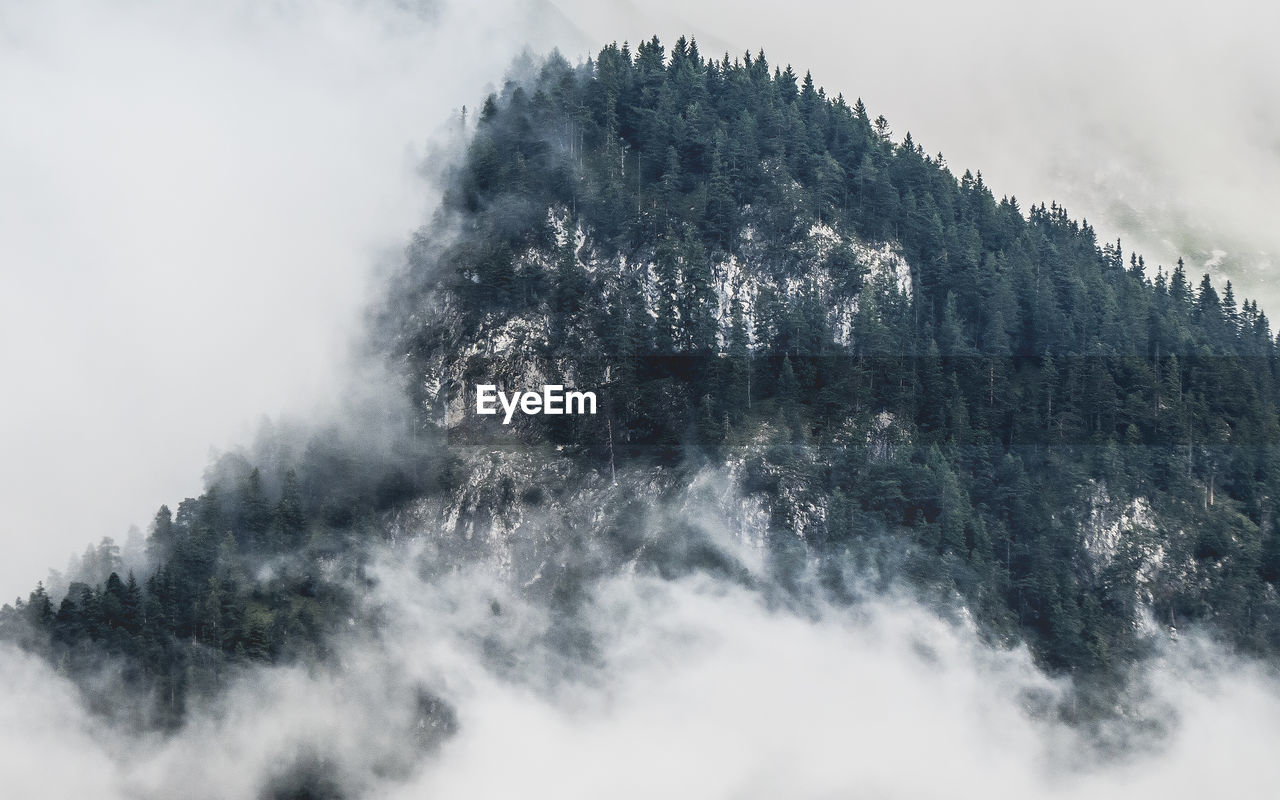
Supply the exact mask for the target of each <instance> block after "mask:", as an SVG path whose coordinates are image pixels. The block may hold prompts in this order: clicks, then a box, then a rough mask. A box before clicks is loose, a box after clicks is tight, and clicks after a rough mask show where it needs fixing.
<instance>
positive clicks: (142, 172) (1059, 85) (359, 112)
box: [0, 0, 1280, 597]
mask: <svg viewBox="0 0 1280 800" xmlns="http://www.w3.org/2000/svg"><path fill="white" fill-rule="evenodd" d="M1046 5H1047V4H1046ZM1277 17H1278V13H1277V12H1276V11H1274V10H1272V9H1270V8H1268V7H1265V6H1264V5H1263V4H1258V3H1245V2H1240V1H1239V0H1233V1H1232V2H1226V3H1218V4H1215V6H1214V7H1213V9H1212V10H1210V9H1209V7H1208V5H1207V4H1196V5H1191V4H1186V3H1180V4H1168V3H1160V4H1157V3H1128V4H1123V5H1121V4H1116V3H1106V4H1104V3H1100V2H1097V3H1091V2H1083V3H1074V4H1069V5H1066V4H1054V5H1052V6H1051V7H1048V8H1047V9H1041V8H1040V7H1039V5H1033V4H1028V3H1015V2H1006V1H1004V0H981V1H980V2H976V3H967V4H963V6H962V5H961V4H954V3H943V2H936V1H933V2H923V3H915V4H911V5H910V6H905V7H899V6H894V5H893V4H888V3H883V2H880V3H865V4H863V3H854V4H850V3H837V2H814V1H812V0H793V2H789V3H782V4H779V3H776V2H769V3H765V2H756V1H755V0H750V1H748V2H742V1H741V0H739V1H738V2H730V0H682V1H681V2H677V1H676V0H650V1H649V2H645V3H643V4H639V3H637V4H631V3H627V2H613V3H610V2H602V1H601V0H557V2H556V3H555V4H554V5H553V4H551V3H549V2H546V0H503V1H502V2H489V3H451V2H444V3H438V4H430V3H422V4H418V5H415V4H413V3H403V2H393V0H367V1H366V2H355V0H328V2H323V1H322V2H316V3H291V2H283V0H281V1H280V2H268V3H262V2H251V1H250V0H230V2H224V3H216V4H214V3H198V2H195V1H194V0H168V1H167V2H160V1H159V0H117V2H114V3H113V2H104V1H103V0H83V1H82V2H74V3H73V2H66V1H65V0H50V1H48V2H43V3H25V2H21V0H0V108H2V109H4V110H3V113H0V376H2V377H0V454H2V455H0V509H3V512H4V513H3V514H0V547H3V548H4V553H5V556H6V557H5V558H4V559H3V560H0V594H3V593H7V596H10V597H11V596H13V595H15V594H17V593H18V592H19V591H23V592H25V591H26V590H27V589H29V588H30V585H31V584H32V582H33V581H34V580H35V579H37V578H39V577H41V576H43V574H44V572H45V570H46V569H47V568H48V567H49V566H54V567H61V566H62V565H63V564H65V563H66V559H67V556H68V555H69V554H70V553H72V552H78V551H79V550H81V549H83V547H84V545H85V543H87V542H89V541H91V540H96V539H97V538H99V537H101V536H103V535H112V536H115V537H117V538H123V536H124V533H125V531H126V529H127V528H128V526H129V524H130V523H135V522H136V523H138V524H140V525H144V524H145V522H146V520H147V519H148V518H149V516H150V514H151V513H152V512H153V511H154V509H155V507H156V506H158V505H159V504H160V503H161V502H169V503H175V502H176V501H178V500H180V499H181V498H182V497H184V496H186V495H189V494H193V493H196V492H197V491H199V488H200V476H201V472H202V470H203V467H204V466H205V464H206V463H207V461H208V455H209V448H210V447H211V446H217V447H228V446H231V445H234V444H235V443H237V442H241V441H245V440H246V439H247V438H248V436H249V433H250V432H251V430H252V428H253V426H254V425H255V424H256V422H257V420H258V419H259V418H260V417H261V416H262V415H276V414H279V413H282V412H299V413H306V412H310V411H312V410H313V409H314V408H315V407H317V406H320V407H323V406H324V405H326V404H327V403H329V402H330V401H331V399H332V396H333V394H334V387H335V386H337V385H338V376H340V375H341V374H342V373H343V372H344V365H343V357H344V353H345V344H346V342H347V341H348V340H349V338H350V336H351V334H352V331H353V330H354V328H355V326H356V325H357V324H358V317H359V310H360V307H361V304H362V302H363V300H364V298H365V297H366V293H367V290H368V286H369V282H368V276H369V274H370V271H371V269H372V268H373V267H374V266H375V265H377V264H378V263H380V262H381V263H385V261H386V260H387V259H393V258H395V257H396V254H397V253H398V252H399V250H400V248H401V247H402V245H403V243H404V241H405V240H406V237H407V235H408V232H409V231H410V230H411V229H412V227H413V226H414V224H415V223H416V221H417V220H419V219H420V218H421V217H422V215H423V213H424V212H425V210H426V209H427V208H428V207H429V204H430V198H429V197H428V196H427V193H426V190H425V187H423V186H422V185H421V182H420V181H418V180H417V179H416V178H415V175H414V168H415V165H416V164H417V162H418V160H419V159H420V157H421V154H422V152H423V145H424V142H425V141H426V139H427V137H428V136H429V135H430V134H431V132H432V131H433V130H434V129H436V128H437V126H438V125H440V124H441V123H442V122H443V121H444V120H445V119H447V118H448V116H449V115H450V113H452V111H453V110H454V109H456V108H458V107H460V106H461V105H463V104H471V105H474V104H475V103H476V101H477V100H478V99H479V98H480V97H481V96H482V94H483V91H484V87H485V86H486V84H487V83H490V82H496V81H498V80H500V78H501V74H502V71H503V68H504V66H505V65H506V64H507V63H508V61H509V59H510V57H511V56H512V54H513V53H514V52H516V50H517V49H518V48H519V47H520V46H521V45H522V44H525V43H530V44H532V45H533V46H535V47H537V48H539V49H544V48H546V47H548V46H550V45H551V44H552V43H558V44H560V45H561V47H562V48H563V49H564V50H565V51H566V53H567V54H569V55H570V56H575V55H585V54H586V53H588V52H589V51H590V50H592V49H594V47H595V46H597V44H598V43H603V42H604V41H607V40H613V39H617V40H623V39H629V40H631V41H632V42H634V41H636V40H637V39H639V38H641V37H642V36H648V35H650V34H652V33H654V32H656V33H658V34H660V35H661V36H662V37H663V38H664V39H666V40H667V41H670V40H672V39H673V38H674V36H675V35H677V34H678V33H680V32H689V33H692V34H694V35H696V36H697V38H698V39H699V41H700V43H701V44H702V47H703V50H704V52H706V53H718V52H721V51H724V50H729V51H731V52H732V53H734V54H738V53H740V52H741V51H743V50H745V49H747V48H750V49H751V50H753V51H754V50H756V49H757V48H760V47H764V48H765V50H766V51H767V54H768V55H769V57H770V60H771V61H773V62H774V63H786V62H791V63H793V64H795V65H796V66H797V67H798V68H799V69H800V70H801V71H802V72H803V70H804V69H806V68H808V69H812V71H813V73H814V77H815V79H816V80H817V81H818V82H819V83H820V84H822V85H824V86H825V87H826V88H827V90H828V92H829V93H832V94H834V93H836V92H843V93H844V94H845V95H846V96H848V97H853V96H861V97H862V98H863V99H864V100H865V101H866V103H867V105H868V107H869V108H870V109H871V111H872V113H876V114H878V113H883V114H885V115H886V116H887V117H888V118H889V120H890V122H891V124H892V126H893V129H894V131H895V136H901V135H902V134H903V133H905V132H906V131H907V130H910V131H911V132H912V134H913V136H914V137H915V138H916V140H917V141H918V142H920V143H922V144H923V145H924V146H925V147H926V148H927V149H928V150H929V151H930V152H936V151H939V150H940V151H942V152H943V153H944V155H945V156H946V157H947V159H948V161H949V162H950V163H951V164H952V166H953V168H954V169H956V170H957V171H963V169H964V168H965V167H974V168H981V169H982V170H983V172H984V175H985V176H986V178H987V181H988V183H989V184H990V185H991V186H993V187H994V189H995V190H996V192H997V194H1000V193H1006V192H1007V193H1013V194H1016V195H1017V196H1018V197H1019V198H1020V199H1021V200H1022V201H1023V203H1024V206H1025V205H1026V204H1027V203H1029V202H1031V201H1039V200H1050V199H1055V198H1056V199H1058V200H1059V201H1061V202H1064V203H1066V205H1067V206H1068V208H1069V209H1070V210H1071V211H1072V212H1073V213H1074V214H1076V215H1083V216H1086V217H1087V218H1089V220H1090V221H1091V222H1093V223H1094V224H1095V226H1096V227H1097V228H1098V230H1099V232H1100V234H1102V235H1105V236H1114V235H1117V234H1122V235H1124V237H1125V240H1126V242H1127V243H1130V244H1132V243H1137V244H1140V245H1141V246H1142V247H1143V249H1144V250H1145V251H1146V252H1147V253H1148V254H1149V255H1150V256H1151V258H1150V260H1152V261H1155V260H1160V261H1164V262H1165V263H1168V262H1169V261H1171V260H1172V259H1173V258H1175V257H1176V256H1177V255H1178V254H1179V253H1183V254H1186V255H1187V256H1188V257H1189V258H1188V260H1189V261H1190V262H1192V264H1193V266H1196V265H1198V264H1200V263H1203V261H1204V260H1205V259H1207V258H1210V257H1212V255H1213V252H1212V251H1213V250H1215V249H1220V250H1223V251H1225V252H1226V256H1225V257H1223V258H1221V259H1220V260H1219V261H1220V264H1221V269H1224V270H1226V271H1228V272H1229V273H1230V274H1231V275H1232V276H1234V277H1237V278H1238V279H1239V280H1238V283H1240V284H1241V285H1242V288H1243V289H1244V292H1243V293H1244V294H1247V295H1255V294H1258V295H1261V296H1262V297H1263V299H1264V307H1266V306H1267V305H1268V304H1269V306H1270V307H1271V308H1276V307H1277V306H1278V305H1280V292H1274V291H1271V292H1268V290H1267V288H1266V277H1267V273H1266V270H1265V265H1266V262H1267V258H1268V256H1267V254H1268V253H1277V252H1280V232H1278V231H1280V229H1277V228H1276V227H1275V226H1274V225H1273V224H1272V220H1271V215H1272V214H1273V213H1274V212H1275V210H1276V209H1280V188H1278V187H1280V134H1277V133H1276V131H1280V125H1277V122H1280V120H1277V118H1276V117H1277V115H1278V114H1280V102H1277V101H1280V81H1277V80H1276V79H1275V77H1274V76H1275V74H1276V69H1275V67H1276V58H1275V57H1274V56H1273V54H1272V50H1271V47H1270V44H1271V43H1270V42H1269V41H1268V37H1269V36H1270V35H1271V34H1272V33H1273V32H1274V31H1276V30H1277V29H1280V26H1278V25H1277V22H1280V19H1278V18H1277Z"/></svg>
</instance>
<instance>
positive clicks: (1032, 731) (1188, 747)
mask: <svg viewBox="0 0 1280 800" xmlns="http://www.w3.org/2000/svg"><path fill="white" fill-rule="evenodd" d="M415 564H416V558H415V557H414V556H413V554H412V553H411V552H406V551H405V550H403V549H401V550H398V551H395V552H388V553H386V557H385V558H384V559H383V561H382V563H381V566H380V567H379V568H377V569H376V570H375V571H374V573H373V574H374V575H375V576H376V577H377V579H378V587H377V589H375V590H374V591H373V592H372V593H371V594H370V595H369V596H368V597H367V602H368V604H369V606H370V607H377V608H380V609H382V610H383V611H384V612H385V613H386V615H387V617H388V618H389V619H390V620H392V622H391V623H390V625H389V627H387V628H386V629H385V630H383V631H382V632H381V635H378V636H373V635H368V634H364V633H356V634H352V636H351V638H350V639H348V640H347V641H346V642H345V643H343V644H340V646H339V648H338V657H337V659H336V663H337V664H338V665H340V666H336V667H327V668H319V669H316V670H313V671H310V672H309V671H307V670H304V669H301V668H274V669H272V668H260V669H257V670H255V671H252V672H249V673H247V674H245V675H244V676H243V677H242V678H241V680H239V681H238V682H236V683H235V684H234V685H232V686H230V687H229V688H228V690H227V692H226V694H225V695H224V696H223V698H222V699H221V700H220V701H219V702H218V703H216V704H215V705H214V706H213V707H210V708H202V709H199V710H197V711H195V712H194V713H193V715H192V718H191V719H190V720H189V721H188V724H187V725H186V726H184V728H183V729H182V730H181V731H179V732H178V733H177V734H175V735H174V736H172V737H168V738H151V737H142V738H138V737H135V736H134V735H131V734H127V733H123V732H119V731H108V730H104V729H102V727H101V726H102V723H101V722H99V721H96V720H95V719H93V718H90V717H88V716H87V715H85V714H84V713H83V712H81V711H79V710H78V703H77V700H76V697H75V692H74V690H73V689H72V688H71V687H70V686H69V685H68V684H66V683H65V682H64V681H63V679H62V678H60V677H58V676H56V675H55V674H54V673H53V671H52V670H51V668H49V667H47V666H44V665H43V664H40V663H38V662H35V661H32V660H31V659H30V658H27V657H24V656H21V655H18V654H16V653H15V652H13V651H11V650H9V649H4V650H0V667H2V668H3V671H4V674H5V675H6V682H7V686H6V690H7V691H6V693H5V694H6V696H5V702H3V703H0V754H3V755H0V772H2V773H3V774H4V776H5V780H6V788H7V789H16V790H18V793H19V794H23V795H26V794H30V793H33V792H35V791H37V790H38V791H40V792H41V793H42V794H45V795H48V796H56V797H70V796H76V795H79V794H82V793H85V792H92V793H94V795H95V796H98V797H103V798H126V797H128V798H153V797H154V798H163V797H174V796H183V797H188V798H192V799H193V800H200V799H201V798H210V799H211V800H212V799H213V798H218V799H219V800H236V799H237V798H255V797H270V796H271V795H270V794H269V792H267V790H266V787H273V786H277V787H279V786H282V785H294V784H288V783H285V784H281V783H279V782H278V781H280V780H281V779H282V776H284V780H286V781H287V780H288V779H289V778H290V777H294V778H295V779H296V776H297V775H299V774H307V775H311V776H312V777H311V778H309V780H310V781H311V783H310V784H309V785H310V786H311V787H313V790H316V791H317V795H316V796H325V797H329V796H333V797H337V796H346V797H350V796H375V797H388V798H418V797H442V798H450V797H511V796H520V797H532V798H540V797H559V798H594V797H601V796H608V797H619V798H651V797H676V798H686V797H687V798H771V797H779V796H787V797H796V798H827V797H874V798H915V799H917V800H918V799H919V798H943V797H991V798H1011V799H1012V798H1068V799H1071V798H1081V799H1082V800H1083V798H1101V799H1102V800H1106V799H1107V798H1117V799H1118V798H1122V797H1132V796H1138V797H1162V798H1171V799H1173V800H1176V799H1177V798H1200V797H1206V796H1219V795H1223V794H1226V795H1231V796H1241V797H1263V796H1267V794H1268V793H1269V790H1270V789H1271V787H1274V785H1275V781H1276V780H1277V779H1280V766H1277V765H1276V763H1275V759H1274V753H1275V750H1276V748H1277V747H1278V746H1280V691H1278V690H1277V688H1276V685H1275V684H1274V682H1273V680H1272V678H1270V677H1268V676H1267V675H1266V674H1264V673H1263V672H1262V671H1260V670H1259V669H1258V668H1256V667H1254V666H1251V665H1249V664H1247V663H1244V662H1240V661H1237V660H1234V659H1232V658H1231V657H1229V656H1227V655H1225V654H1223V653H1222V652H1220V651H1218V650H1217V649H1216V648H1214V647H1213V646H1212V645H1209V644H1207V643H1206V642H1205V641H1203V640H1201V639H1199V638H1198V637H1197V636H1195V635H1191V636H1188V637H1185V638H1183V639H1182V640H1181V641H1180V642H1178V643H1168V642H1165V643H1162V644H1161V645H1159V649H1160V655H1159V657H1158V658H1157V659H1155V661H1154V662H1153V663H1152V664H1150V665H1149V666H1148V667H1147V668H1146V670H1145V672H1144V673H1142V674H1139V675H1137V676H1136V677H1135V687H1137V688H1136V689H1135V690H1134V691H1133V692H1132V695H1133V696H1132V697H1131V698H1129V699H1128V700H1127V701H1126V702H1127V703H1128V706H1127V713H1126V714H1125V716H1124V717H1123V718H1121V719H1119V720H1118V721H1114V722H1112V723H1109V725H1108V726H1103V728H1102V729H1101V730H1100V731H1094V732H1090V733H1085V732H1084V731H1085V730H1086V729H1084V728H1072V727H1069V726H1067V725H1065V724H1063V723H1062V722H1060V721H1058V720H1059V718H1060V717H1059V715H1058V714H1057V709H1059V708H1062V707H1066V706H1067V704H1069V702H1070V697H1071V691H1072V687H1071V686H1070V684H1069V683H1067V682H1065V681H1063V680H1061V679H1052V678H1049V677H1047V676H1045V675H1044V674H1043V673H1041V672H1039V671H1038V670H1037V669H1036V668H1035V667H1034V666H1033V665H1032V663H1031V659H1030V657H1029V655H1028V654H1027V652H1026V651H1025V650H1024V649H1021V648H1014V649H1007V648H1002V647H993V646H990V645H988V644H984V643H983V642H982V641H981V639H980V638H979V637H978V635H977V634H976V633H975V631H974V630H973V629H972V628H971V627H970V626H969V625H968V624H967V623H966V622H965V621H964V619H963V616H961V617H960V618H959V621H954V622H948V621H944V619H943V617H942V616H940V615H939V614H937V613H936V612H935V611H934V610H932V609H929V608H926V607H925V606H923V605H921V604H920V603H918V602H916V601H914V600H912V599H910V598H908V597H905V596H895V595H892V594H890V595H888V596H878V597H875V598H873V599H870V600H868V601H867V602H864V603H861V604H859V605H857V606H855V607H854V608H852V609H849V608H836V607H831V606H828V605H825V604H822V603H816V604H812V605H806V607H805V608H804V610H803V611H800V610H795V609H789V608H787V607H785V606H782V607H780V606H779V605H778V604H777V603H772V602H768V601H766V599H765V597H764V596H763V595H762V594H760V593H758V592H755V591H752V590H748V589H744V588H742V587H740V586H736V585H730V584H727V583H724V582H718V581H715V580H712V579H710V578H706V577H694V578H687V579H684V580H679V581H665V580H659V579H656V578H646V577H642V576H630V577H621V578H614V579H610V580H607V581H605V582H603V583H602V584H601V585H600V586H598V587H597V588H596V589H594V590H593V591H592V593H591V595H590V597H589V598H588V602H586V603H584V604H583V606H582V609H583V610H582V611H581V612H580V614H579V615H578V616H577V617H576V618H575V619H573V620H572V621H571V624H569V625H568V627H569V628H571V629H572V630H574V631H576V634H575V635H576V636H577V637H578V639H579V640H580V641H588V642H589V644H588V645H586V646H583V647H580V648H566V647H565V646H564V644H563V643H564V637H563V635H562V631H561V633H560V634H557V633H556V629H557V628H561V629H563V628H564V627H565V626H566V621H565V620H564V619H563V618H557V617H556V615H555V614H554V613H553V612H551V611H549V610H548V608H547V607H545V606H543V605H540V604H533V603H529V602H526V601H524V600H522V599H521V598H520V596H519V595H518V594H516V593H514V592H513V591H512V590H511V588H510V585H509V583H508V582H506V581H504V580H500V579H497V578H495V577H493V576H492V575H491V574H489V573H487V572H485V571H484V570H483V569H478V568H477V569H468V570H463V571H459V572H456V573H454V574H453V575H451V576H447V577H444V578H442V579H434V580H432V581H431V582H429V583H428V582H423V581H421V580H420V579H419V578H418V577H417V575H416V572H415V569H414V566H415ZM575 650H577V651H578V653H579V654H575ZM582 654H585V655H582ZM419 687H426V688H427V689H429V690H430V691H431V692H433V693H435V694H438V695H439V696H440V697H443V698H444V699H445V700H446V701H447V702H448V703H450V704H451V706H452V707H453V709H454V710H455V712H456V725H457V733H456V735H454V736H453V737H451V738H446V739H445V740H444V741H443V745H442V746H440V747H439V748H438V749H434V750H432V751H430V752H429V753H428V754H426V755H425V756H424V755H423V754H422V753H421V752H419V751H418V750H417V749H416V748H415V745H414V741H415V734H416V732H418V731H420V730H421V729H422V727H423V725H422V723H421V721H420V720H417V719H416V718H415V713H414V712H413V706H412V701H411V698H412V697H413V694H414V692H415V691H416V690H417V689H418V688H419ZM1144 731H1145V732H1146V733H1144ZM1099 736H1101V737H1102V738H1098V737H1099ZM1126 737H1127V740H1128V742H1129V744H1128V746H1127V749H1126V750H1124V751H1123V752H1121V751H1116V750H1109V751H1108V750H1106V747H1107V745H1106V742H1108V741H1120V740H1122V739H1125V738H1126ZM1100 742H1101V744H1100ZM69 764H75V765H76V768H75V769H67V768H66V766H67V765H69ZM406 765H409V766H406ZM308 769H309V770H311V772H307V770H308ZM317 775H318V776H319V777H316V776H317ZM23 790H26V791H23ZM324 792H329V794H325V793H324ZM287 796H293V795H287Z"/></svg>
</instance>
